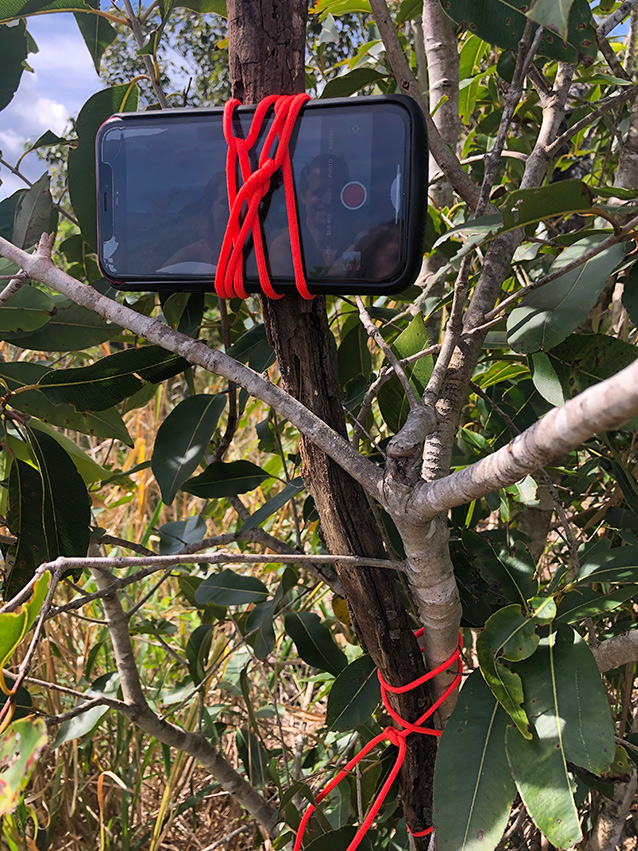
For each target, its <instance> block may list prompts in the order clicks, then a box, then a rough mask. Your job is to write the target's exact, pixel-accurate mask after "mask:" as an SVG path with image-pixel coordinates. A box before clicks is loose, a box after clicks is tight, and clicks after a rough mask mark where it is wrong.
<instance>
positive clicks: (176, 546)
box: [157, 514, 206, 556]
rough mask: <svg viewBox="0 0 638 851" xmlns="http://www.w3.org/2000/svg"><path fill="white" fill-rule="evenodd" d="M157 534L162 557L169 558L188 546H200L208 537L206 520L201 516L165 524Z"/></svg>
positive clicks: (197, 515)
mask: <svg viewBox="0 0 638 851" xmlns="http://www.w3.org/2000/svg"><path fill="white" fill-rule="evenodd" d="M157 532H158V535H159V539H160V545H159V551H160V555H162V556H167V555H171V554H172V553H178V552H179V551H180V550H181V549H183V548H184V547H185V546H187V545H188V544H198V543H199V542H200V541H201V540H202V539H203V538H204V536H205V535H206V520H205V519H204V518H203V517H202V515H201V514H196V515H195V516H194V517H187V518H186V520H171V521H170V522H168V523H163V524H162V525H161V526H160V527H159V529H158V530H157Z"/></svg>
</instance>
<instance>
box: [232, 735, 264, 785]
mask: <svg viewBox="0 0 638 851" xmlns="http://www.w3.org/2000/svg"><path fill="white" fill-rule="evenodd" d="M235 741H236V743H237V752H238V754H239V758H240V759H241V761H242V762H243V764H244V768H245V769H246V774H247V775H248V779H249V780H250V783H251V785H252V786H256V787H258V788H263V787H264V786H266V785H267V784H268V781H269V779H270V778H269V775H268V762H269V761H270V756H269V754H268V751H266V749H265V748H264V747H263V745H262V744H261V742H260V741H259V739H258V738H257V736H256V735H255V734H254V733H253V732H252V731H251V730H248V729H247V728H246V727H241V728H240V729H239V730H237V733H236V734H235Z"/></svg>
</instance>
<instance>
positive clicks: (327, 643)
mask: <svg viewBox="0 0 638 851" xmlns="http://www.w3.org/2000/svg"><path fill="white" fill-rule="evenodd" d="M284 624H285V629H286V634H287V635H289V636H290V637H291V638H292V640H293V641H294V643H295V647H296V648H297V653H298V654H299V655H300V656H301V658H302V659H303V661H304V662H306V663H307V664H308V665H312V666H313V667H314V668H318V669H319V670H320V671H328V672H329V673H331V674H334V676H335V677H336V676H337V675H338V674H340V673H341V671H342V670H343V669H344V668H345V667H346V665H347V664H348V660H347V658H346V655H345V653H344V652H343V651H342V650H340V649H339V648H338V647H337V645H336V644H335V643H334V640H333V638H332V635H331V634H330V630H329V629H328V627H327V626H326V625H325V624H323V623H321V620H320V619H319V615H316V614H315V613H314V612H288V613H287V614H286V615H285V617H284Z"/></svg>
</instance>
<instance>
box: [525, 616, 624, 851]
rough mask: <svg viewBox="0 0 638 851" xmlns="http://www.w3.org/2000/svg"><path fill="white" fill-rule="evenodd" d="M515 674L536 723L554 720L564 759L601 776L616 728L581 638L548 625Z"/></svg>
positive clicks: (560, 626) (611, 754)
mask: <svg viewBox="0 0 638 851" xmlns="http://www.w3.org/2000/svg"><path fill="white" fill-rule="evenodd" d="M517 670H518V672H519V673H520V675H521V677H522V680H523V687H524V691H525V708H526V710H527V713H528V715H529V718H530V720H531V721H532V723H533V724H534V725H535V726H537V722H536V719H537V718H538V717H540V716H541V715H542V716H544V717H545V716H547V715H551V716H552V720H553V723H554V726H555V728H556V730H557V735H559V736H560V739H561V742H562V747H564V749H565V758H566V759H567V760H568V761H569V762H572V763H574V764H575V765H577V766H579V767H580V768H584V769H585V770H586V771H589V772H591V773H592V774H596V775H599V774H602V773H603V772H604V771H605V770H606V769H607V767H608V766H609V765H610V763H611V762H612V760H613V758H614V752H615V746H614V725H613V722H612V719H611V715H610V713H609V704H608V702H607V696H606V694H605V689H604V686H603V683H602V680H601V676H600V672H599V670H598V666H597V665H596V661H595V659H594V657H593V655H592V652H591V650H590V649H589V647H588V646H587V644H586V643H585V642H584V641H583V639H582V638H581V636H580V635H579V634H578V633H577V632H576V631H575V630H573V629H572V628H571V627H568V626H565V625H564V624H558V625H556V627H552V626H550V627H549V633H548V635H547V636H546V637H545V638H542V639H541V641H540V643H539V646H538V650H537V651H536V653H535V654H534V655H533V656H532V657H530V658H529V659H527V660H525V661H524V662H521V663H519V664H518V665H517ZM543 723H546V722H545V721H544V722H543ZM538 732H539V735H541V734H540V731H538ZM541 738H543V737H542V735H541ZM555 844H556V843H555Z"/></svg>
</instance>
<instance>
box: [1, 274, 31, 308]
mask: <svg viewBox="0 0 638 851" xmlns="http://www.w3.org/2000/svg"><path fill="white" fill-rule="evenodd" d="M28 281H29V278H28V277H27V276H26V275H25V274H24V272H18V274H17V275H16V276H15V277H14V278H11V280H10V281H9V283H8V284H7V286H6V287H5V288H4V289H3V290H2V292H0V307H4V305H5V304H6V303H7V302H8V301H9V299H10V298H11V296H12V295H15V293H17V292H18V290H21V289H22V287H23V286H24V285H25V284H26V283H28Z"/></svg>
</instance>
